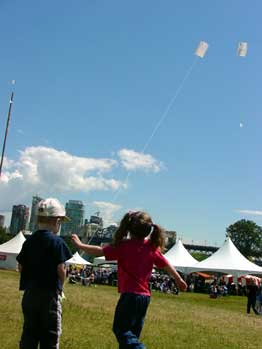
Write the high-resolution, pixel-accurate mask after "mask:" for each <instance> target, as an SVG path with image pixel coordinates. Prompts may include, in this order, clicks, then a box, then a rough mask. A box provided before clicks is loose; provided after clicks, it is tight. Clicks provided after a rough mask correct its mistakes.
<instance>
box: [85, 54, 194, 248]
mask: <svg viewBox="0 0 262 349" xmlns="http://www.w3.org/2000/svg"><path fill="white" fill-rule="evenodd" d="M197 61H198V56H196V58H195V59H194V61H193V63H192V64H191V66H190V67H189V68H188V70H187V71H186V73H185V75H184V77H183V79H182V81H181V83H180V85H179V86H178V88H177V89H176V91H175V93H174V95H173V97H172V98H171V100H170V102H169V103H168V105H167V107H166V108H165V110H164V112H163V113H162V115H161V117H160V118H159V120H158V122H157V123H156V126H155V127H154V129H153V132H152V133H151V135H150V136H149V138H148V140H147V141H146V143H145V145H144V146H143V148H142V151H141V152H142V153H144V152H145V150H146V149H147V148H148V146H149V144H150V143H151V141H152V139H153V138H154V136H155V134H156V133H157V131H158V129H159V128H160V126H161V125H162V123H163V122H164V120H165V119H166V117H167V115H168V113H169V111H170V109H171V108H172V107H173V105H174V103H175V101H176V99H177V97H178V96H179V94H180V92H181V90H182V88H183V87H184V84H185V82H186V81H187V79H188V78H189V76H190V75H191V73H192V71H193V68H194V67H195V65H196V63H197ZM130 175H131V172H130V171H129V172H128V173H127V175H126V178H125V180H124V185H126V184H127V181H128V178H129V177H130ZM119 193H120V187H119V188H118V189H117V191H116V193H115V195H114V198H113V203H114V202H116V199H117V198H118V195H119ZM98 230H99V229H97V230H96V231H94V233H93V234H92V235H91V237H90V239H89V241H88V244H90V242H91V241H92V240H93V237H94V236H95V234H96V233H97V231H98Z"/></svg>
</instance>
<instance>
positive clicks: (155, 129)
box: [142, 56, 198, 153]
mask: <svg viewBox="0 0 262 349" xmlns="http://www.w3.org/2000/svg"><path fill="white" fill-rule="evenodd" d="M197 61H198V57H197V56H196V58H195V59H194V61H193V63H192V64H191V66H190V67H189V69H188V70H187V72H186V74H185V75H184V78H183V80H182V81H181V83H180V85H179V86H178V88H177V89H176V91H175V93H174V95H173V97H172V98H171V100H170V102H169V103H168V105H167V107H166V109H165V110H164V112H163V114H162V115H161V117H160V119H159V120H158V122H157V124H156V126H155V128H154V130H153V132H152V133H151V135H150V136H149V138H148V140H147V141H146V143H145V145H144V147H143V149H142V153H144V152H145V150H146V149H147V147H148V146H149V144H150V143H151V141H152V139H153V137H154V136H155V134H156V132H157V131H158V129H159V127H160V126H161V125H162V123H163V122H164V120H165V118H166V117H167V115H168V113H169V111H170V109H171V108H172V106H173V104H174V103H175V101H176V99H177V97H178V96H179V93H180V92H181V90H182V88H183V86H184V84H185V82H186V81H187V79H188V78H189V76H190V75H191V73H192V70H193V68H194V66H195V65H196V62H197Z"/></svg>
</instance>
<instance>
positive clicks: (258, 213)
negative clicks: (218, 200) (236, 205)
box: [237, 210, 262, 216]
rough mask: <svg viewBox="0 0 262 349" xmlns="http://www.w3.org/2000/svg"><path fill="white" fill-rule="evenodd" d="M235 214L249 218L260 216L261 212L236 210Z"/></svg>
mask: <svg viewBox="0 0 262 349" xmlns="http://www.w3.org/2000/svg"><path fill="white" fill-rule="evenodd" d="M237 212H239V213H242V214H247V215H251V216H262V211H258V210H238V211H237Z"/></svg>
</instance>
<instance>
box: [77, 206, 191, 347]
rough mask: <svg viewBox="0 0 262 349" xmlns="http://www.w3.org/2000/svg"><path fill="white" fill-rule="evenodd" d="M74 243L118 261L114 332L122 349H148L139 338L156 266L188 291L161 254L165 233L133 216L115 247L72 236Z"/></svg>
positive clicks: (126, 221)
mask: <svg viewBox="0 0 262 349" xmlns="http://www.w3.org/2000/svg"><path fill="white" fill-rule="evenodd" d="M128 237H129V238H128ZM72 241H73V243H74V244H75V245H76V247H78V248H80V249H81V250H83V251H85V252H86V253H88V254H92V255H95V256H105V258H106V260H117V262H118V292H119V293H120V294H121V296H120V299H119V301H118V304H117V306H116V310H115V316H114V323H113V331H114V334H115V336H116V338H117V340H118V343H119V349H128V348H130V349H131V348H132V349H144V348H145V346H144V345H143V344H142V343H141V342H140V341H139V337H140V333H141V331H142V327H143V323H144V318H145V315H146V311H147V307H148V305H149V302H150V289H149V279H150V276H151V272H152V269H153V266H154V265H155V266H156V267H157V268H159V269H165V270H166V271H167V272H168V273H169V274H170V275H171V277H173V278H174V279H175V281H176V283H177V285H178V286H179V288H180V289H181V290H183V291H185V290H186V288H187V285H186V283H185V282H184V280H183V279H182V278H181V277H180V275H179V274H178V273H177V271H176V270H175V268H173V267H172V266H171V265H170V264H169V262H168V261H167V259H166V258H165V257H164V256H163V255H162V253H161V249H162V248H163V247H164V231H163V229H162V228H161V227H160V226H158V225H156V224H153V222H152V219H151V218H150V216H149V215H148V214H147V213H145V212H141V211H137V212H129V213H126V214H125V215H124V217H123V218H122V220H121V222H120V226H119V228H118V229H117V231H116V233H115V236H114V239H113V243H112V244H111V245H108V246H106V247H103V248H102V247H100V246H92V245H85V244H83V243H82V242H81V241H80V240H79V238H78V236H77V235H75V234H72Z"/></svg>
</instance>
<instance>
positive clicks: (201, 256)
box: [191, 252, 210, 262]
mask: <svg viewBox="0 0 262 349" xmlns="http://www.w3.org/2000/svg"><path fill="white" fill-rule="evenodd" d="M191 256H192V257H194V258H195V259H196V260H197V261H199V262H201V261H203V260H204V259H206V258H208V257H210V255H208V254H206V253H201V252H192V253H191Z"/></svg>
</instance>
